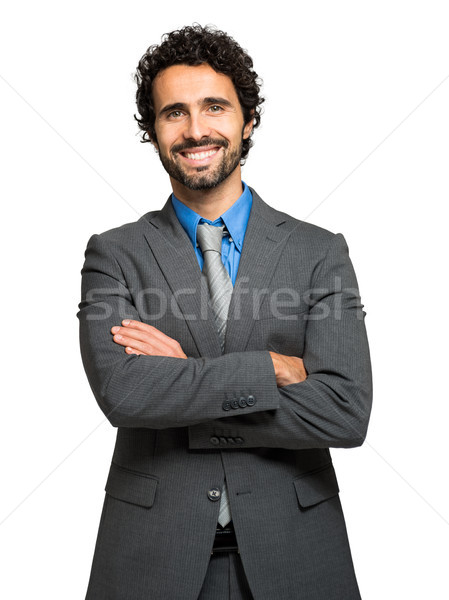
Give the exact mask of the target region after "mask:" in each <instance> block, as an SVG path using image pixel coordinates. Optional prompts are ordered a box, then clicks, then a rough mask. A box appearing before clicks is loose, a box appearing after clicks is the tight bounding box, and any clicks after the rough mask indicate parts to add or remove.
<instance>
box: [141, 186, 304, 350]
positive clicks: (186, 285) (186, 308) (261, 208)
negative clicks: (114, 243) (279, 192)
mask: <svg viewBox="0 0 449 600" xmlns="http://www.w3.org/2000/svg"><path fill="white" fill-rule="evenodd" d="M251 192H252V195H253V204H252V208H251V213H250V217H249V221H248V227H247V230H246V234H245V240H244V243H243V249H242V256H241V258H240V263H239V270H238V274H237V279H236V282H235V286H234V292H233V294H232V298H231V303H230V306H229V315H228V325H227V330H226V344H225V352H239V351H243V350H244V349H245V347H246V344H247V341H248V338H249V336H250V333H251V329H252V327H253V325H254V316H255V309H254V306H256V311H257V307H258V304H259V301H258V297H260V298H262V297H263V295H260V296H258V294H260V292H261V291H262V290H263V289H265V288H267V287H268V284H269V282H270V280H271V278H272V276H273V273H274V270H275V267H276V264H277V263H278V261H279V258H280V256H281V254H282V250H283V248H284V246H285V242H286V240H287V238H288V235H289V233H290V231H291V229H292V228H293V227H294V222H293V221H291V220H290V221H287V218H286V215H284V214H282V213H280V212H278V211H276V210H274V209H273V208H271V207H270V206H268V205H267V204H265V202H263V200H262V199H261V198H260V197H259V195H258V194H257V193H256V192H255V191H254V190H253V189H252V188H251ZM143 218H144V219H145V220H146V221H147V222H148V223H149V225H150V227H148V228H147V230H146V231H145V237H146V240H147V242H148V244H149V245H150V247H151V250H152V252H153V254H154V256H155V259H156V261H157V262H158V264H159V267H160V269H161V271H162V273H163V274H164V277H165V278H166V280H167V283H168V285H169V287H170V289H171V291H172V293H173V294H174V296H175V298H176V301H177V304H178V306H179V309H180V311H181V313H182V315H183V318H184V319H185V321H186V323H187V326H188V327H189V329H190V332H191V334H192V336H193V338H194V340H195V343H196V346H197V348H198V352H199V355H200V356H211V357H214V356H220V355H221V350H220V341H219V338H218V333H217V331H216V328H215V323H214V318H213V314H212V310H211V308H210V305H209V302H208V291H207V282H206V279H205V278H204V277H203V276H202V274H201V271H200V268H199V265H198V261H197V258H196V255H195V251H194V249H193V247H192V243H191V241H190V239H189V238H188V236H187V233H186V232H185V231H184V228H183V227H182V225H181V224H180V222H179V221H178V218H177V216H176V213H175V211H174V209H173V206H172V203H171V197H169V199H168V200H167V202H166V203H165V205H164V207H163V208H162V210H161V211H160V212H158V213H157V214H156V215H151V214H150V215H145V217H143ZM265 301H267V298H265V300H264V302H265ZM255 303H256V304H255Z"/></svg>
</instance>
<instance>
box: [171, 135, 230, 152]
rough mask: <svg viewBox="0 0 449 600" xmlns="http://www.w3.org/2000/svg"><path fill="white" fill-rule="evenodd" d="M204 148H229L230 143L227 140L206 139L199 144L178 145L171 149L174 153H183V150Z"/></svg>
mask: <svg viewBox="0 0 449 600" xmlns="http://www.w3.org/2000/svg"><path fill="white" fill-rule="evenodd" d="M203 146H220V147H222V148H227V147H228V146H229V142H228V141H227V140H218V139H215V138H204V139H203V140H200V141H199V142H193V141H192V142H189V141H186V142H183V143H182V144H177V145H176V146H173V148H172V149H171V151H172V152H182V151H183V150H191V149H193V148H201V147H203Z"/></svg>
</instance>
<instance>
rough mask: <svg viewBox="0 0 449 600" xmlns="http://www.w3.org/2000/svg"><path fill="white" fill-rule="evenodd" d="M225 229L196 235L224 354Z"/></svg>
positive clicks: (223, 518)
mask: <svg viewBox="0 0 449 600" xmlns="http://www.w3.org/2000/svg"><path fill="white" fill-rule="evenodd" d="M223 229H224V227H223V226H222V227H215V226H213V225H209V224H208V223H201V224H199V225H198V228H197V232H196V236H197V239H198V243H199V245H200V248H201V252H202V253H203V258H204V266H203V274H204V275H205V277H207V282H208V285H209V293H210V298H211V305H212V310H213V313H214V316H215V324H216V326H217V331H218V335H219V337H220V346H221V351H222V353H223V352H224V347H225V336H226V324H227V319H228V310H229V303H230V301H231V296H232V290H233V285H232V281H231V278H230V276H229V273H228V272H227V270H226V268H225V266H224V265H223V263H222V260H221V242H222V238H223ZM230 521H231V507H230V506H229V498H228V489H227V485H226V481H225V483H224V486H223V489H222V492H221V499H220V512H219V515H218V522H219V523H220V525H221V526H222V527H226V525H227V524H228V523H229V522H230Z"/></svg>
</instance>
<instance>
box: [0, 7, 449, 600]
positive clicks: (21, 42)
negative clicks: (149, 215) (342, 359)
mask: <svg viewBox="0 0 449 600" xmlns="http://www.w3.org/2000/svg"><path fill="white" fill-rule="evenodd" d="M446 9H447V3H446V2H435V1H431V0H430V1H429V0H427V1H425V2H424V1H422V2H413V1H412V2H411V1H407V2H406V1H397V2H395V1H391V0H389V1H385V0H377V1H376V2H374V1H373V2H364V1H352V2H351V1H341V2H335V1H316V2H306V1H303V0H301V1H299V2H294V3H293V2H282V1H277V2H276V3H268V4H267V5H266V6H264V5H263V4H262V3H261V2H257V3H253V4H251V3H244V2H242V1H241V0H239V1H238V2H237V1H234V0H225V1H224V2H211V3H204V2H195V1H194V2H192V1H191V2H180V1H178V0H173V1H171V2H161V3H156V2H149V1H147V2H140V1H128V2H127V3H124V2H117V1H111V0H109V1H108V2H106V1H104V0H101V1H93V2H92V1H89V2H87V1H86V0H81V1H80V0H78V2H76V3H75V2H72V3H67V2H56V1H55V2H50V1H48V0H43V1H41V2H31V1H30V0H29V1H26V2H24V1H22V2H21V1H17V2H15V3H14V4H10V5H9V7H8V8H7V9H6V10H4V11H3V15H2V19H1V25H0V50H1V59H0V75H1V79H0V93H1V111H0V127H1V129H0V131H1V173H2V175H1V199H2V210H1V213H0V214H1V236H0V238H1V244H2V249H1V257H2V264H3V266H2V280H3V287H2V294H1V302H2V307H1V316H2V328H1V329H2V337H3V340H2V353H3V354H4V358H3V359H2V366H4V367H5V372H4V374H3V376H2V390H1V391H2V399H1V417H2V430H1V431H2V434H1V436H0V457H1V458H0V460H1V463H0V465H1V492H0V522H1V525H0V540H1V546H0V551H1V555H0V564H1V571H2V576H1V580H0V595H1V597H2V598H5V599H7V600H12V599H21V600H22V599H25V598H27V599H28V598H45V599H46V600H53V599H54V600H61V599H64V600H72V599H73V600H78V599H80V598H83V597H84V594H85V589H86V585H87V580H88V576H89V570H90V564H91V559H92V553H93V549H94V543H95V538H96V533H97V527H98V522H99V517H100V510H101V504H102V501H103V488H104V483H105V479H106V474H107V470H108V467H109V462H110V458H111V453H112V449H113V443H114V438H115V432H114V430H113V428H112V427H111V426H110V425H109V423H108V422H106V421H105V419H104V417H103V415H102V413H101V412H100V410H99V408H98V407H97V405H96V403H95V400H94V398H93V396H92V394H91V391H90V389H89V386H88V383H87V380H86V377H85V375H84V371H83V368H82V365H81V360H80V356H79V349H78V323H77V319H76V317H75V314H76V311H77V303H78V301H79V286H80V269H81V266H82V262H83V252H84V249H85V246H86V243H87V240H88V238H89V237H90V235H91V234H92V233H99V232H101V231H104V230H106V229H109V228H111V227H114V226H118V225H121V224H122V223H124V222H128V221H133V220H135V219H137V218H138V216H140V215H141V214H143V213H145V212H147V211H149V210H153V209H157V208H160V207H161V206H162V204H163V203H164V202H165V200H166V198H167V197H168V195H169V193H170V188H169V182H168V178H167V176H166V174H165V172H164V171H163V170H162V167H161V165H160V163H159V160H158V158H157V157H156V155H155V154H154V153H153V151H152V150H151V148H150V146H149V145H143V144H140V143H139V137H138V135H137V126H136V124H135V122H134V119H133V113H134V112H135V104H134V94H135V85H134V82H133V80H132V73H133V72H134V70H135V66H136V65H137V61H138V59H139V58H140V56H141V55H142V54H143V53H144V51H145V50H146V48H147V46H149V45H150V44H152V43H157V42H159V41H160V36H161V34H162V33H164V32H167V31H170V30H172V29H175V28H179V27H181V26H183V25H185V24H191V23H193V22H194V21H198V22H200V23H201V24H206V23H214V24H216V25H217V26H218V27H220V28H221V29H224V30H225V31H227V32H228V33H230V34H231V35H233V36H234V37H235V38H236V39H237V40H238V41H239V42H240V44H241V45H242V46H243V47H245V48H247V49H248V51H249V52H250V54H251V55H252V56H253V58H254V61H255V67H256V70H257V71H258V73H259V74H260V75H261V76H262V77H263V79H264V82H265V85H264V94H265V96H266V99H267V101H266V105H265V114H264V117H263V122H262V126H261V127H260V129H259V130H258V131H256V134H255V137H254V139H255V142H256V143H255V147H254V148H253V149H252V150H251V152H250V155H249V160H248V163H247V165H246V167H245V168H244V172H243V177H244V179H245V181H247V182H248V183H249V184H250V185H252V186H253V187H254V188H255V189H256V190H257V191H258V192H259V194H260V195H261V196H262V197H263V198H264V200H265V201H267V202H268V203H269V204H271V205H273V206H276V207H278V208H279V209H281V210H284V211H286V212H289V213H290V214H292V215H294V216H295V217H298V218H300V219H304V220H307V221H310V222H312V223H316V224H318V225H320V226H322V227H325V228H327V229H330V230H331V231H334V232H342V233H343V234H344V235H345V238H346V240H347V242H348V245H349V248H350V253H351V257H352V260H353V263H354V266H355V269H356V273H357V275H358V280H359V284H360V290H361V294H362V299H363V301H364V304H365V308H366V311H367V317H366V326H367V329H368V335H369V339H370V345H371V352H372V361H373V371H374V385H375V398H374V399H375V404H374V409H373V414H372V420H371V425H370V430H369V435H368V438H367V441H366V443H365V444H364V446H362V447H361V448H358V449H353V450H349V451H348V450H335V451H333V456H334V462H335V465H336V469H337V474H338V476H339V483H340V488H341V499H342V503H343V507H344V510H345V515H346V520H347V526H348V530H349V536H350V540H351V547H352V552H353V556H354V562H355V566H356V571H357V575H358V579H359V584H360V588H361V592H362V596H363V598H364V600H379V599H383V600H384V599H387V600H388V599H397V598H407V599H408V600H409V599H415V598H416V599H418V598H419V599H421V598H426V599H427V598H429V599H432V600H439V599H447V598H449V587H448V583H447V574H446V573H447V565H448V537H449V536H448V533H449V528H448V525H449V485H448V468H447V456H448V450H447V443H446V440H447V437H448V436H447V430H448V417H449V409H448V391H447V372H448V367H447V363H446V356H447V353H446V352H445V350H446V343H447V336H448V335H449V331H448V324H447V322H448V317H447V314H448V313H447V307H446V302H447V299H448V290H447V271H448V270H447V266H446V260H447V225H446V213H445V210H444V209H445V207H446V204H447V203H448V192H449V183H448V153H449V117H448V114H449V113H448V106H449V79H448V77H449V60H448V58H449V38H448V32H447V22H448V14H447V10H446ZM168 600H170V599H168ZM342 600H344V599H342Z"/></svg>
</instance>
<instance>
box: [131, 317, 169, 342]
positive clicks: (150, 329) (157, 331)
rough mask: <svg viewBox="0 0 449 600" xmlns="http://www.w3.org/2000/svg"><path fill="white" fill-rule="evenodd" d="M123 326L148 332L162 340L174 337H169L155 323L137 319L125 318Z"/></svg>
mask: <svg viewBox="0 0 449 600" xmlns="http://www.w3.org/2000/svg"><path fill="white" fill-rule="evenodd" d="M122 326H123V327H126V329H127V330H130V331H131V330H134V331H142V332H143V333H147V334H149V335H154V336H155V337H157V338H158V339H160V340H172V339H173V338H171V337H169V336H168V335H166V334H165V333H163V332H162V331H161V330H160V329H158V328H157V327H154V326H153V325H148V324H147V323H142V321H135V320H133V319H124V320H123V321H122Z"/></svg>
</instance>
